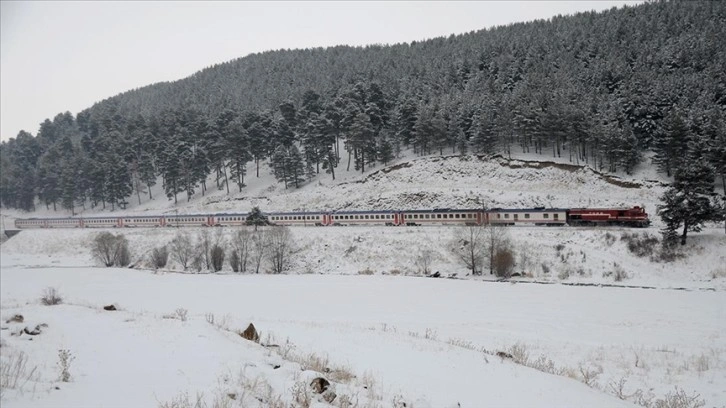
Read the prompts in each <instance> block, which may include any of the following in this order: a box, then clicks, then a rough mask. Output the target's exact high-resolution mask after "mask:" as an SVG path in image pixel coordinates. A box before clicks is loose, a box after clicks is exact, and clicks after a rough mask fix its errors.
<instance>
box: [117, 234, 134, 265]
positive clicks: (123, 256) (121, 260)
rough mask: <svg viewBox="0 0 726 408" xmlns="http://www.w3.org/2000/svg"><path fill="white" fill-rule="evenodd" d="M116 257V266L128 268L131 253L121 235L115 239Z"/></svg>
mask: <svg viewBox="0 0 726 408" xmlns="http://www.w3.org/2000/svg"><path fill="white" fill-rule="evenodd" d="M116 244H117V245H118V246H117V255H116V262H115V265H116V266H128V265H129V264H130V263H131V252H130V251H129V242H128V241H127V240H126V238H124V236H123V235H120V236H118V238H117V243H116Z"/></svg>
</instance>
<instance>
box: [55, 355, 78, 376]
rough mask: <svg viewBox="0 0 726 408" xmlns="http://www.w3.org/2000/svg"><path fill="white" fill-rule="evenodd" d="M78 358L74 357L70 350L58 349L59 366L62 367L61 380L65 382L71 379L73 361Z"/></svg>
mask: <svg viewBox="0 0 726 408" xmlns="http://www.w3.org/2000/svg"><path fill="white" fill-rule="evenodd" d="M75 359H76V358H75V357H73V354H71V352H70V350H58V368H60V376H59V377H58V379H59V380H61V381H63V382H69V381H71V372H70V369H71V363H72V362H73V360H75Z"/></svg>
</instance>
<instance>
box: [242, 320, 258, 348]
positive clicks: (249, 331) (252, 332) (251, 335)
mask: <svg viewBox="0 0 726 408" xmlns="http://www.w3.org/2000/svg"><path fill="white" fill-rule="evenodd" d="M239 335H240V336H242V337H243V338H245V339H247V340H249V341H254V342H255V343H259V342H260V335H259V333H257V329H255V325H254V324H252V323H250V325H249V326H247V328H246V329H245V331H243V332H242V333H240V334H239Z"/></svg>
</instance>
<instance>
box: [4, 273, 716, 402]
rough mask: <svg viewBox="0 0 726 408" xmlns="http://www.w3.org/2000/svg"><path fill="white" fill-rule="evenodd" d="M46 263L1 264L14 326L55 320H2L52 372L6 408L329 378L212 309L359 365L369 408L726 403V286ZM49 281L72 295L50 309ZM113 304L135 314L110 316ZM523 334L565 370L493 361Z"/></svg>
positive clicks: (162, 397) (284, 388)
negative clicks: (677, 400)
mask: <svg viewBox="0 0 726 408" xmlns="http://www.w3.org/2000/svg"><path fill="white" fill-rule="evenodd" d="M35 262H36V266H35V267H23V266H13V265H8V264H5V263H3V268H2V275H0V278H1V281H0V283H1V285H0V286H1V287H2V289H1V292H0V294H1V295H2V318H3V321H5V319H7V318H8V317H9V316H11V315H13V314H16V313H21V314H23V315H24V316H26V318H27V319H28V323H24V324H23V325H30V326H31V327H32V326H33V325H35V324H37V323H41V322H42V323H47V324H48V327H47V329H45V330H44V332H43V333H42V334H40V335H38V336H35V337H34V338H33V341H28V340H29V336H21V337H17V336H10V334H9V332H10V331H12V330H14V329H15V328H17V327H21V326H23V325H18V324H15V323H9V324H5V323H3V326H4V327H9V330H3V331H2V339H3V341H4V345H3V356H7V355H8V354H7V353H9V352H11V351H16V350H23V351H25V352H26V353H28V355H29V356H30V364H31V365H37V366H38V367H39V370H40V371H39V373H40V376H39V378H38V379H37V381H33V382H32V387H26V390H25V392H24V393H19V392H16V391H14V390H11V391H10V392H9V393H8V394H7V395H6V396H5V397H4V401H3V406H31V407H36V406H37V407H59V406H69V405H71V406H107V407H115V406H156V405H157V404H158V402H164V401H170V400H171V399H173V398H174V396H175V395H177V393H179V392H188V393H189V394H191V395H192V396H194V395H196V393H197V392H202V393H204V395H205V396H207V398H211V397H212V396H215V395H219V394H220V393H221V395H226V394H229V393H237V394H238V395H241V394H242V391H241V390H242V389H243V388H244V387H243V386H242V385H240V384H242V381H241V380H239V378H238V377H239V375H238V374H239V373H240V371H242V372H244V373H246V374H245V375H246V376H247V377H248V381H249V379H250V378H257V379H260V381H261V379H264V380H265V381H266V382H267V383H268V384H270V386H271V387H272V389H273V393H274V394H277V395H279V396H281V398H282V399H283V400H286V401H291V400H292V398H293V393H292V389H293V388H294V386H295V384H296V383H297V382H300V381H302V382H307V381H309V379H310V378H312V377H313V376H315V375H321V374H322V375H325V374H324V373H311V372H307V371H301V370H300V368H299V367H298V366H296V365H295V364H296V363H294V362H292V361H288V360H285V359H284V358H283V357H282V356H281V355H280V354H277V353H275V352H273V351H270V350H268V349H265V348H263V347H261V346H259V345H257V344H253V343H249V342H246V341H245V340H242V339H241V338H239V336H236V335H234V334H231V333H228V332H226V331H223V330H219V329H216V328H215V327H214V326H212V325H210V324H208V323H207V322H205V316H206V315H209V314H214V315H215V316H216V319H217V321H224V325H225V326H227V327H230V328H232V329H240V328H243V327H245V326H246V325H247V323H249V322H254V323H255V325H256V326H257V327H258V329H260V330H262V332H263V338H268V339H269V340H266V341H269V342H272V343H276V344H278V345H282V346H283V347H284V346H285V345H288V344H289V345H292V346H290V347H291V350H292V353H298V354H301V355H305V354H309V353H317V354H319V355H321V356H322V355H324V356H325V357H326V358H327V359H328V360H329V362H330V365H331V366H338V367H347V369H348V370H350V372H351V373H353V374H354V375H355V376H356V378H355V379H353V380H350V382H348V383H341V384H337V388H336V389H337V390H338V393H339V395H343V393H345V394H348V395H357V396H358V398H359V401H361V402H363V401H368V403H370V404H372V405H365V404H364V403H361V406H391V401H394V400H395V399H396V398H398V399H399V400H402V401H407V402H408V403H409V404H410V403H413V405H414V406H416V407H455V406H457V405H456V404H457V403H459V404H461V406H463V407H478V406H527V407H538V406H542V407H551V406H603V407H616V406H627V405H628V404H626V403H624V402H623V401H620V400H619V399H617V398H615V397H614V396H612V394H613V393H612V391H610V389H609V385H610V383H612V382H617V381H619V380H620V378H626V379H627V384H626V387H625V389H624V391H625V392H626V393H627V394H628V395H630V394H632V393H635V392H636V391H637V390H638V389H640V390H642V391H643V392H646V393H647V394H648V395H651V398H654V399H655V398H663V397H664V396H665V395H666V394H667V393H668V392H670V391H672V390H673V387H675V386H678V387H680V388H682V389H685V390H687V391H688V393H689V394H690V393H691V392H697V393H698V394H700V395H701V397H702V398H704V399H706V400H707V401H708V402H709V404H710V405H718V404H720V403H722V402H723V401H725V400H726V394H724V393H723V390H724V389H726V383H725V382H724V379H725V378H726V375H725V374H726V361H724V353H726V343H725V342H726V338H724V336H723V333H724V332H726V323H725V322H726V319H725V317H726V316H724V310H726V308H725V307H724V306H726V298H725V297H724V296H723V293H722V292H710V293H709V292H703V293H701V292H684V291H653V290H639V289H611V288H580V287H564V286H555V285H510V284H504V285H503V284H498V283H479V282H469V281H459V280H437V279H424V278H418V279H416V278H406V277H390V276H320V275H299V276H294V275H283V276H271V275H257V276H255V275H243V276H232V275H183V274H152V273H150V272H146V271H136V270H128V269H113V268H111V269H101V268H80V267H77V268H62V267H55V266H52V265H47V266H46V265H44V264H46V262H44V261H42V260H36V261H35ZM26 263H33V261H32V260H30V259H29V260H27V262H26ZM47 286H53V287H57V288H58V290H59V291H60V293H61V294H62V295H63V296H64V299H65V303H66V304H65V305H60V306H41V305H39V304H38V300H37V299H38V296H39V294H40V293H41V292H42V291H43V289H44V288H45V287H47ZM110 303H113V304H116V305H118V307H119V308H120V309H121V311H119V312H106V311H103V310H101V307H102V306H103V305H106V304H110ZM178 308H185V309H186V310H188V320H187V321H180V320H178V319H169V318H164V316H166V315H170V314H171V315H173V314H174V311H175V310H176V309H178ZM263 342H264V341H263ZM514 345H519V346H521V347H522V348H524V350H525V351H526V352H528V353H529V354H530V359H531V360H532V361H534V360H536V359H537V357H538V356H539V355H540V354H542V355H544V356H546V358H547V359H551V360H552V361H553V364H555V365H556V367H557V368H558V370H560V372H561V375H552V374H546V373H543V372H540V371H537V370H534V369H532V368H528V367H525V366H522V365H519V364H514V363H513V362H512V361H510V360H508V359H502V358H499V357H496V356H493V355H492V354H488V353H492V352H495V351H512V346H514ZM59 349H68V350H71V352H72V354H73V355H74V356H75V358H76V359H75V360H74V361H73V362H72V364H71V367H70V373H71V374H72V376H73V378H72V381H71V382H69V383H62V382H59V381H57V377H56V376H57V375H58V368H57V367H56V366H55V363H56V361H57V352H58V350H59ZM482 349H484V350H487V351H488V353H484V352H482V351H480V350H482ZM701 358H703V359H702V360H699V359H701ZM698 361H702V363H703V364H706V365H707V368H704V366H703V365H700V366H699V365H697V363H698ZM275 365H280V366H281V368H280V369H274V366H275ZM581 370H582V371H583V372H586V373H590V375H592V376H593V377H592V378H591V380H592V381H591V387H587V386H585V385H584V384H582V383H581V382H582V381H583V377H582V374H581ZM56 386H58V387H59V388H60V390H56V389H55V387H56ZM364 387H368V388H364ZM364 398H367V399H364ZM234 403H236V402H234ZM233 406H237V405H233ZM243 406H244V405H243ZM252 406H254V405H252ZM263 406H264V405H263ZM409 406H410V405H409Z"/></svg>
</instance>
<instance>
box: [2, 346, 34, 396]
mask: <svg viewBox="0 0 726 408" xmlns="http://www.w3.org/2000/svg"><path fill="white" fill-rule="evenodd" d="M39 379H40V372H39V371H38V367H37V366H31V365H29V364H28V356H27V355H26V354H25V353H24V352H22V351H18V350H12V351H7V350H6V347H3V353H2V357H0V394H5V390H8V389H11V390H19V391H23V390H25V388H26V387H27V386H28V385H29V384H30V383H36V382H37V381H38V380H39Z"/></svg>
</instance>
